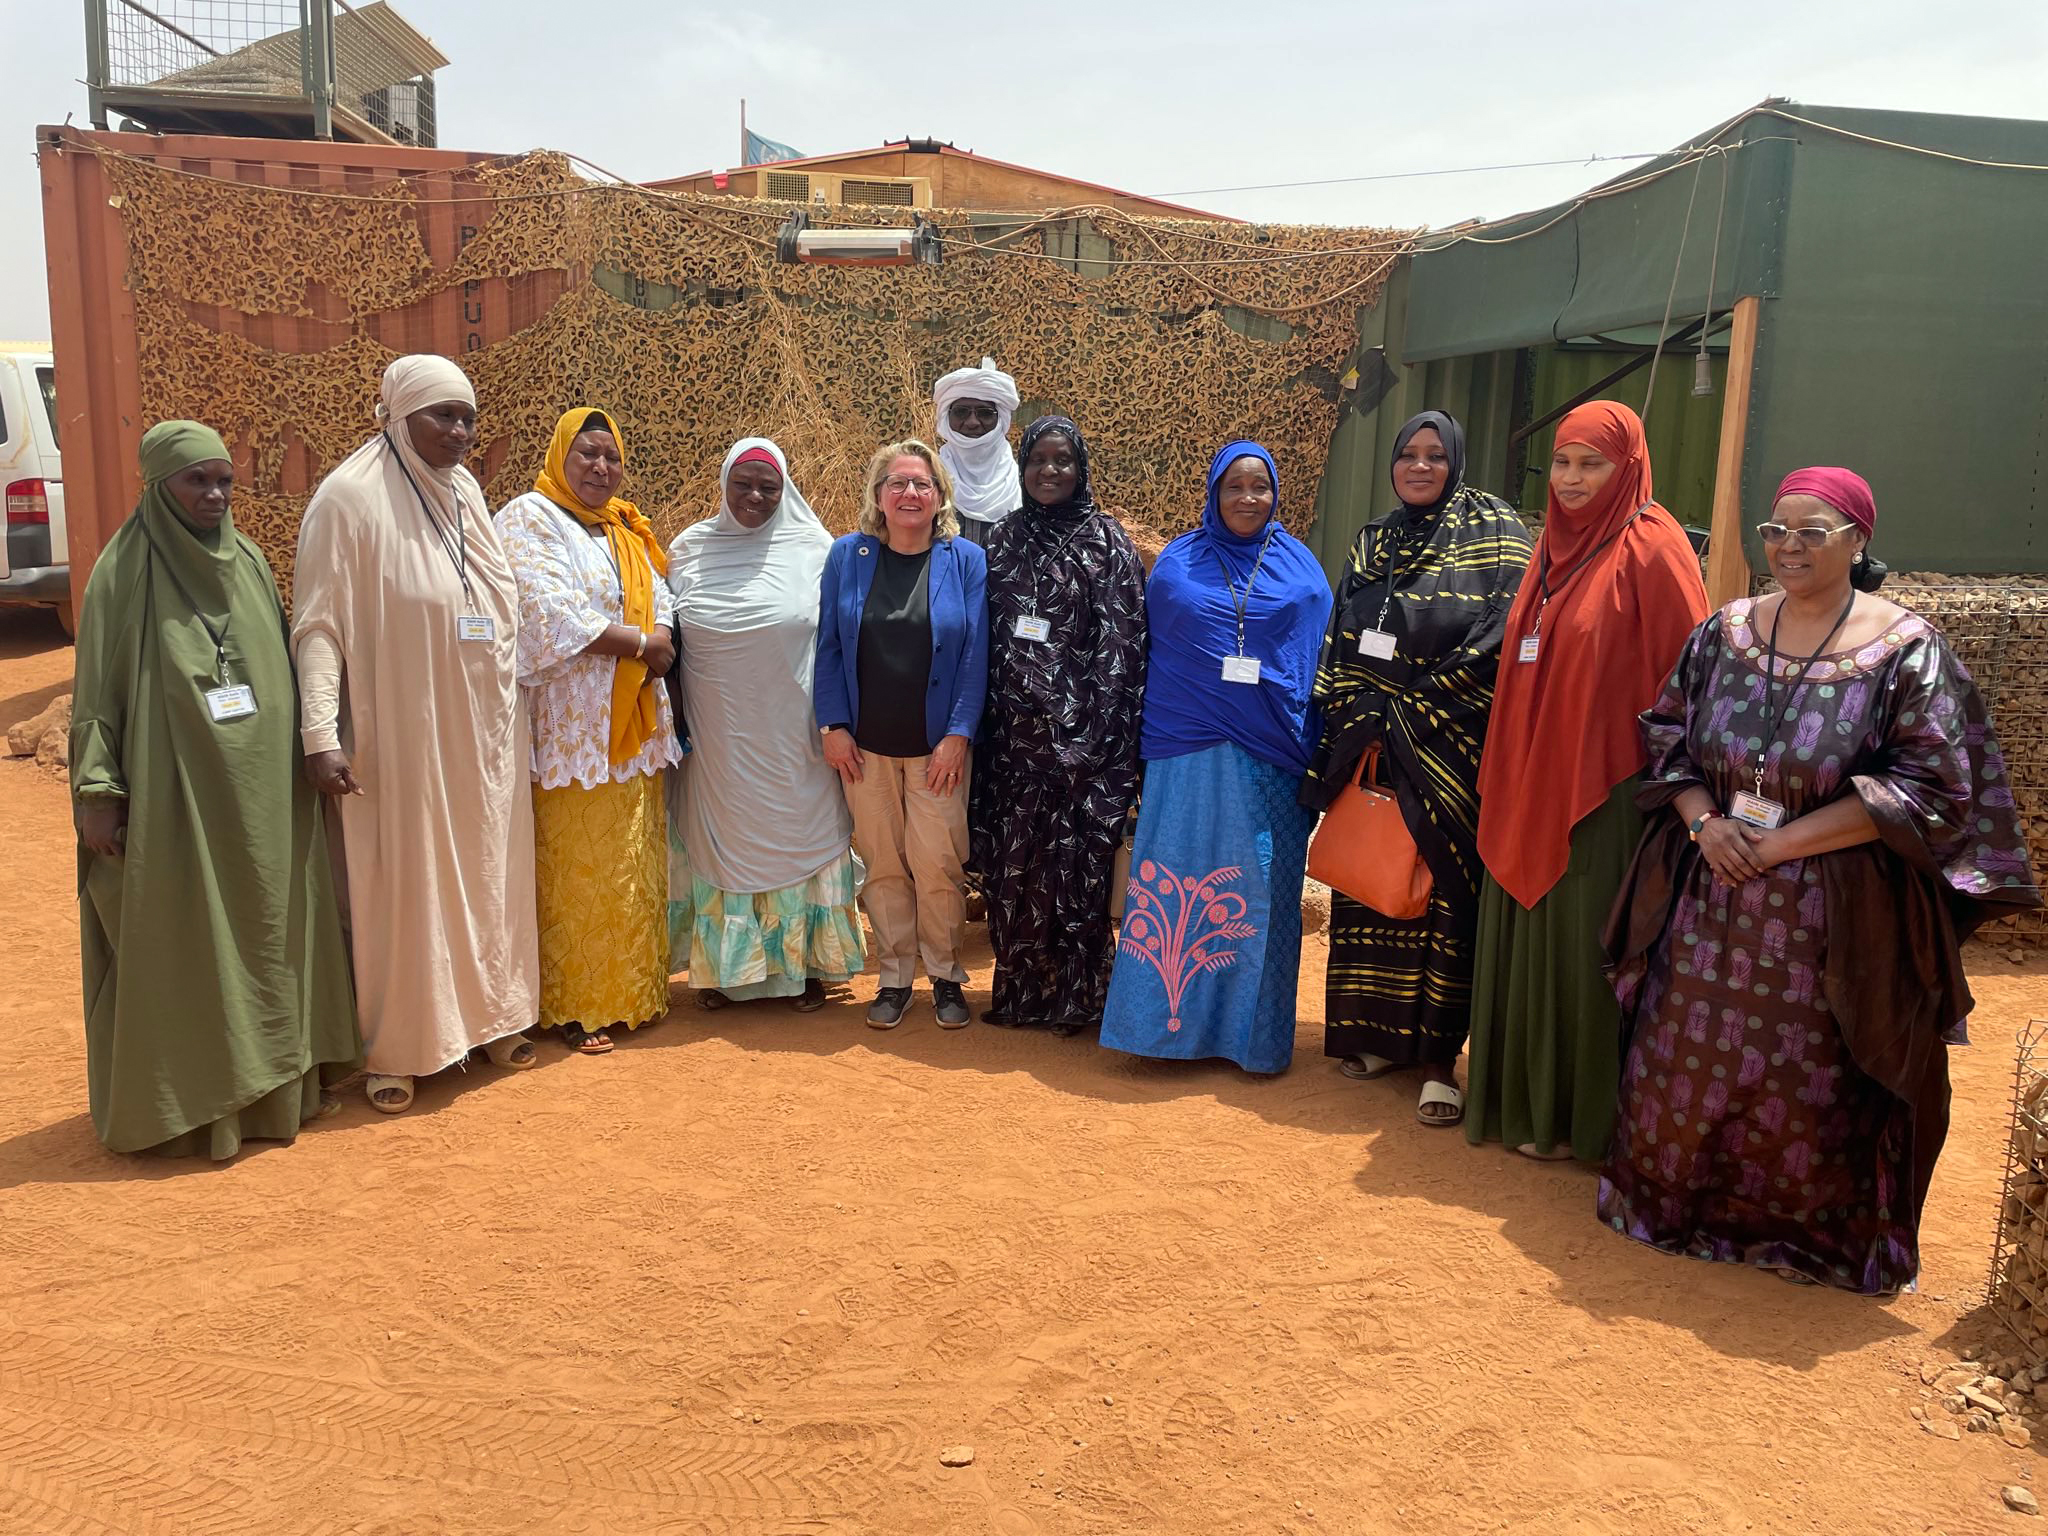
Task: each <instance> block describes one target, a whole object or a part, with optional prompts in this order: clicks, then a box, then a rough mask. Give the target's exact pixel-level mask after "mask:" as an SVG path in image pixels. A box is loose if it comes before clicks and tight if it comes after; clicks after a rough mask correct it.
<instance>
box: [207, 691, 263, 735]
mask: <svg viewBox="0 0 2048 1536" xmlns="http://www.w3.org/2000/svg"><path fill="white" fill-rule="evenodd" d="M202 697H204V698H205V700H206V712H207V713H208V714H209V715H211V716H213V719H214V723H215V724H216V725H218V724H219V723H220V722H222V721H223V720H241V719H244V718H246V717H247V716H250V715H253V714H255V713H256V692H255V690H254V689H252V688H251V687H250V686H249V685H248V684H247V683H223V684H221V686H220V687H218V688H209V689H207V690H206V692H205V694H204V695H202Z"/></svg>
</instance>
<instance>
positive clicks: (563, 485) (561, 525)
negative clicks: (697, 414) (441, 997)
mask: <svg viewBox="0 0 2048 1536" xmlns="http://www.w3.org/2000/svg"><path fill="white" fill-rule="evenodd" d="M625 476H626V440H625V437H624V435H623V434H622V433H621V432H620V431H619V426H618V420H617V418H616V417H613V416H611V415H609V414H607V413H606V412H604V411H594V410H591V409H589V408H588V407H579V408H578V409H576V410H573V411H569V412H566V413H565V414H564V415H563V416H562V419H561V420H560V421H558V422H557V423H556V424H555V431H554V435H553V437H552V438H551V439H550V440H549V442H548V449H547V454H546V456H545V458H543V459H542V461H541V469H540V474H539V475H538V476H537V477H536V479H535V481H534V488H533V489H532V490H531V491H529V492H527V494H525V495H524V496H520V497H517V498H515V499H514V500H512V501H511V502H508V503H507V504H506V505H505V506H504V508H503V509H501V510H500V511H499V513H498V537H499V538H500V539H501V540H502V541H503V542H504V545H505V553H506V555H507V556H509V557H510V558H511V561H512V569H513V570H514V572H515V573H517V575H518V577H519V684H520V692H521V693H522V694H523V695H524V696H525V699H526V707H527V710H528V712H529V715H530V717H531V725H532V737H533V828H534V884H535V887H536V895H537V897H538V899H539V904H540V1022H541V1025H542V1027H543V1028H548V1027H553V1026H556V1025H559V1026H560V1027H561V1031H562V1038H563V1040H564V1041H566V1042H567V1043H568V1045H569V1046H570V1047H571V1048H572V1049H574V1050H576V1051H579V1052H581V1053H583V1054H584V1055H589V1056H597V1055H602V1054H604V1053H605V1052H606V1051H609V1050H610V1049H611V1048H612V1041H611V1035H610V1033H609V1027H615V1026H620V1025H623V1026H624V1027H626V1028H628V1029H632V1028H635V1027H637V1026H638V1025H640V1024H642V1023H645V1022H647V1021H648V1020H650V1019H657V1018H660V1017H661V1016H662V1015H663V1014H665V1013H667V1012H668V976H669V948H668V811H667V802H666V800H665V799H664V797H663V795H662V784H661V775H662V771H663V770H664V769H666V768H671V767H673V766H674V765H675V764H676V763H678V762H679V761H681V759H682V746H681V743H680V742H679V741H678V740H677V737H676V728H675V720H674V716H673V713H672V711H671V709H670V706H669V699H668V690H667V689H666V688H664V687H663V686H662V684H661V678H662V677H663V675H664V674H665V673H667V671H668V670H669V668H670V667H671V666H673V665H674V664H675V659H676V646H675V621H674V618H673V616H672V613H671V608H672V606H673V604H672V600H671V598H670V596H669V590H668V584H667V583H666V582H664V581H663V580H662V579H661V575H662V573H663V572H665V571H666V570H667V569H668V556H667V555H666V554H665V553H663V551H662V547H661V543H660V541H659V540H658V539H656V538H655V536H654V528H653V526H652V525H651V524H650V523H649V522H648V521H647V519H646V518H645V517H644V516H643V515H642V514H641V512H640V509H639V508H638V507H636V506H634V505H633V503H632V502H630V501H625V500H622V499H620V497H619V495H618V491H619V487H620V485H621V483H622V482H623V481H624V479H625Z"/></svg>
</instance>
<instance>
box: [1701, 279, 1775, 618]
mask: <svg viewBox="0 0 2048 1536" xmlns="http://www.w3.org/2000/svg"><path fill="white" fill-rule="evenodd" d="M1762 309H1763V300H1762V299H1759V298H1757V297H1756V296H1755V295H1754V294H1752V295H1750V296H1748V297H1746V298H1740V299H1737V300H1736V301H1735V325H1734V330H1733V333H1732V334H1731V335H1730V336H1729V338H1728V376H1727V377H1728V397H1727V398H1726V399H1725V400H1723V401H1722V402H1721V452H1720V456H1719V459H1718V461H1717V462H1716V464H1715V467H1714V523H1713V536H1712V541H1711V542H1710V543H1709V544H1708V546H1707V601H1708V602H1710V603H1712V604H1713V605H1714V606H1715V607H1716V608H1718V607H1720V606H1721V605H1722V604H1723V603H1730V602H1733V601H1734V600H1735V599H1736V598H1738V597H1746V596H1748V595H1749V578H1750V572H1749V558H1748V556H1746V555H1745V554H1744V553H1743V549H1742V454H1743V449H1744V447H1745V445H1746V444H1747V443H1748V440H1749V385H1750V379H1751V376H1752V375H1753V374H1754V373H1755V371H1756V327H1757V318H1758V316H1759V314H1760V313H1761V312H1762Z"/></svg>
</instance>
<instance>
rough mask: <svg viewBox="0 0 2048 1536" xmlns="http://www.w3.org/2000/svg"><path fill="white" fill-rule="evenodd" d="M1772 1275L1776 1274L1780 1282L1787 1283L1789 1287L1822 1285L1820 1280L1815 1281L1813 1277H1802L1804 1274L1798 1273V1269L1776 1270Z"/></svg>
mask: <svg viewBox="0 0 2048 1536" xmlns="http://www.w3.org/2000/svg"><path fill="white" fill-rule="evenodd" d="M1771 1273H1772V1274H1774V1275H1776V1276H1777V1277H1778V1278H1779V1279H1780V1280H1783V1281H1784V1282H1785V1283H1786V1284H1787V1285H1819V1284H1820V1282H1819V1281H1818V1280H1816V1279H1814V1278H1813V1276H1811V1275H1802V1274H1801V1273H1799V1271H1798V1270H1796V1269H1783V1268H1780V1269H1774V1270H1772V1271H1771Z"/></svg>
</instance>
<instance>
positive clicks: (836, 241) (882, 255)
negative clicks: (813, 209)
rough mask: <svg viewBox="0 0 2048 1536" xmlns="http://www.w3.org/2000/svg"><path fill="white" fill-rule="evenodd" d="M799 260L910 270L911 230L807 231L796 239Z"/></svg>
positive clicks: (801, 232) (800, 233) (799, 234)
mask: <svg viewBox="0 0 2048 1536" xmlns="http://www.w3.org/2000/svg"><path fill="white" fill-rule="evenodd" d="M796 259H797V260H798V261H814V262H823V263H826V264H830V265H838V266H852V267H907V266H909V265H910V231H909V230H907V229H806V230H803V231H800V232H799V233H798V235H797V237H796Z"/></svg>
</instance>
